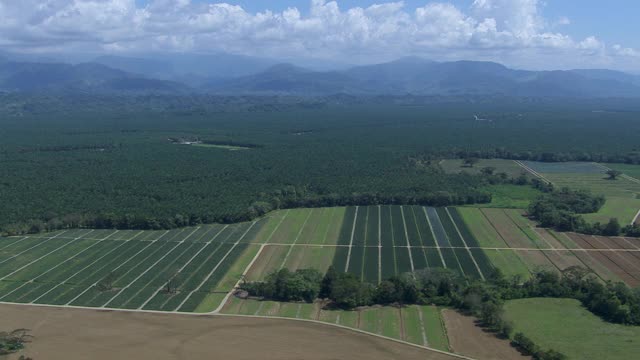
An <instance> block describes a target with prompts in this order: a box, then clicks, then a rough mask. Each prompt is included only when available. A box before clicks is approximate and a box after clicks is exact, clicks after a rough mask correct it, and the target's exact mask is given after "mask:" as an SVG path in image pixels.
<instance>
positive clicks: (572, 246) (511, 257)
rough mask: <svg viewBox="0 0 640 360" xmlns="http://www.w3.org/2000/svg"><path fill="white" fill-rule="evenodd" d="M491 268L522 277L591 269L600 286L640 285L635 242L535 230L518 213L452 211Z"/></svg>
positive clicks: (639, 246)
mask: <svg viewBox="0 0 640 360" xmlns="http://www.w3.org/2000/svg"><path fill="white" fill-rule="evenodd" d="M458 212H459V213H460V214H461V215H462V218H463V219H464V221H465V222H466V224H467V225H468V227H469V228H470V229H471V231H472V234H473V235H474V236H475V237H476V238H477V240H478V243H479V244H480V246H481V247H482V250H483V251H484V253H485V254H486V256H487V257H488V258H489V259H490V261H491V263H492V264H493V265H494V266H495V267H497V268H499V269H500V270H501V271H502V272H503V273H504V274H506V275H511V276H513V275H519V276H522V277H524V278H527V277H528V276H529V275H530V273H533V272H535V271H537V270H539V269H545V270H552V271H561V270H564V269H566V268H568V267H571V266H581V267H584V268H587V269H591V271H593V273H594V274H595V275H596V276H598V277H599V278H600V279H602V280H603V281H607V280H611V281H622V282H625V283H626V284H627V285H629V286H631V287H636V286H638V285H640V282H639V281H640V273H639V272H638V271H640V252H639V250H640V241H638V240H637V239H632V238H622V237H603V236H587V235H581V234H575V233H560V232H556V231H553V230H550V229H543V228H537V227H536V224H535V223H533V222H531V221H530V220H529V219H527V218H526V217H524V216H523V214H522V210H513V209H512V210H509V209H478V208H458Z"/></svg>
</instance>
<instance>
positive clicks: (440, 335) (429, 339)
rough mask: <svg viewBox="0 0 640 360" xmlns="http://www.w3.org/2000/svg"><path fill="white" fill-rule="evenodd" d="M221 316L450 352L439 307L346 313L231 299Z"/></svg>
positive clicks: (389, 308)
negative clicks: (294, 322) (276, 320)
mask: <svg viewBox="0 0 640 360" xmlns="http://www.w3.org/2000/svg"><path fill="white" fill-rule="evenodd" d="M221 313H222V314H237V315H251V316H267V317H282V318H291V319H301V320H314V321H321V322H326V323H329V324H335V325H341V326H345V327H349V328H354V329H359V330H362V331H366V332H369V333H372V334H378V335H382V336H385V337H390V338H393V339H398V340H403V341H407V342H410V343H413V344H417V345H422V346H428V347H431V348H434V349H438V350H442V351H449V342H448V339H447V335H446V331H445V329H444V325H443V321H442V317H441V312H440V309H438V308H437V307H435V306H415V305H414V306H406V307H371V308H366V309H365V308H363V309H358V310H353V311H342V310H325V309H323V308H322V306H321V304H320V303H317V302H316V303H314V304H306V303H279V302H274V301H258V300H244V299H239V298H236V297H231V298H229V301H228V302H227V303H226V304H225V306H224V307H223V308H222V310H221Z"/></svg>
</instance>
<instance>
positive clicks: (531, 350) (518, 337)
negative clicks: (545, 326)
mask: <svg viewBox="0 0 640 360" xmlns="http://www.w3.org/2000/svg"><path fill="white" fill-rule="evenodd" d="M511 346H513V347H515V348H516V349H518V350H519V351H520V352H521V353H522V354H523V355H526V356H531V357H533V359H534V360H565V359H567V356H566V355H564V354H563V353H560V352H557V351H555V350H542V349H540V347H539V346H538V345H536V344H535V343H534V342H533V340H531V339H529V338H528V337H526V336H525V335H524V334H523V333H521V332H518V333H516V334H515V335H514V336H513V340H511Z"/></svg>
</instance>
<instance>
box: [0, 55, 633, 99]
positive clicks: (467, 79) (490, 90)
mask: <svg viewBox="0 0 640 360" xmlns="http://www.w3.org/2000/svg"><path fill="white" fill-rule="evenodd" d="M328 67H329V68H331V67H330V66H328ZM0 90H2V91H15V92H52V91H55V92H70V93H73V92H83V93H130V94H139V93H163V94H187V93H209V94H221V95H299V96H324V95H333V94H349V95H405V94H412V95H445V96H447V95H507V96H523V97H581V98H585V97H587V98H588V97H640V76H636V75H632V74H627V73H624V72H619V71H612V70H582V69H581V70H565V71H559V70H558V71H527V70H515V69H510V68H507V67H506V66H503V65H501V64H498V63H493V62H478V61H455V62H435V61H429V60H425V59H422V58H415V57H409V58H403V59H399V60H396V61H392V62H388V63H382V64H375V65H365V66H354V67H350V68H346V69H338V70H327V71H319V70H311V69H308V68H304V67H299V66H296V65H292V64H282V63H281V64H278V63H275V62H274V61H272V60H269V59H260V58H252V57H246V56H238V55H228V54H223V55H216V56H214V55H201V56H178V55H176V56H173V57H170V56H169V57H162V58H158V59H149V58H126V57H116V56H101V57H98V58H95V59H94V60H93V61H91V62H86V63H79V64H75V65H72V64H66V63H56V62H33V61H31V62H30V61H20V60H13V59H10V58H6V57H4V58H2V57H0Z"/></svg>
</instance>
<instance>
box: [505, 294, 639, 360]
mask: <svg viewBox="0 0 640 360" xmlns="http://www.w3.org/2000/svg"><path fill="white" fill-rule="evenodd" d="M505 316H506V318H507V319H509V320H511V321H513V323H514V325H515V331H519V332H522V333H524V334H525V335H526V336H527V337H529V338H530V339H532V340H533V341H534V342H535V343H536V344H539V345H540V346H541V347H543V348H546V349H555V350H557V351H560V352H561V353H563V354H566V355H568V356H569V359H580V360H582V359H584V360H589V359H594V360H595V359H611V360H617V359H619V360H626V359H629V358H630V356H631V355H630V354H638V352H639V351H640V327H638V326H625V325H618V324H612V323H608V322H605V321H603V320H602V319H600V318H599V317H597V316H595V315H593V314H592V313H591V312H589V311H588V310H586V309H585V308H584V307H582V306H581V304H580V302H578V301H577V300H571V299H548V298H544V299H540V298H538V299H522V300H512V301H508V302H507V303H506V305H505ZM605 344H606V346H605ZM631 357H633V356H631Z"/></svg>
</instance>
